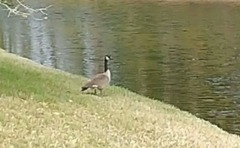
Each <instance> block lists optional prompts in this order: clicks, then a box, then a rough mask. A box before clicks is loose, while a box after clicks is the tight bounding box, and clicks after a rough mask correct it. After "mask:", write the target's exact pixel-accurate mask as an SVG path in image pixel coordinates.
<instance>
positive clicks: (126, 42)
mask: <svg viewBox="0 0 240 148" xmlns="http://www.w3.org/2000/svg"><path fill="white" fill-rule="evenodd" d="M50 2H52V3H54V4H55V5H54V7H53V8H51V11H50V12H49V20H47V21H44V22H42V21H36V20H31V19H28V20H23V19H21V18H17V17H12V18H5V17H6V14H4V13H0V18H1V21H0V47H3V48H5V49H6V50H8V51H10V52H13V53H16V54H19V55H21V56H24V57H28V58H30V59H33V60H34V61H37V62H38V63H41V64H43V65H47V66H51V67H55V68H58V69H62V70H65V71H68V72H71V73H74V74H82V75H84V76H87V77H91V76H93V75H94V74H95V73H97V72H99V71H102V70H103V65H102V64H103V62H102V60H103V59H102V57H103V56H104V54H106V53H108V54H111V55H112V56H113V57H114V61H113V63H112V67H111V68H112V71H113V83H114V84H115V85H120V86H124V87H127V88H129V89H131V90H133V91H136V92H138V93H140V94H143V95H146V96H149V97H151V98H155V99H159V100H162V101H164V102H167V103H170V104H173V105H175V106H177V107H179V108H181V109H183V110H187V111H190V112H191V113H193V114H195V115H197V116H199V117H202V118H204V119H207V120H209V121H210V122H212V123H214V124H216V125H218V126H220V127H222V128H224V129H225V130H228V131H230V132H232V133H236V134H240V131H239V129H240V112H239V107H240V98H239V97H240V93H239V88H240V83H239V81H240V73H239V70H238V69H239V68H240V67H239V65H240V61H239V57H240V56H239V55H240V50H239V48H238V47H240V42H239V38H240V28H239V27H238V24H239V23H240V19H239V18H240V17H239V16H240V12H239V8H238V6H233V5H226V4H221V3H218V4H211V5H210V4H208V5H204V4H194V3H191V4H182V5H179V4H178V5H168V4H165V3H159V2H144V3H141V2H138V3H135V2H134V1H133V2H120V1H115V2H106V1H104V2H103V1H101V2H98V1H93V2H79V1H78V2H76V1H71V0H69V1H54V0H51V1H47V2H46V5H48V4H49V3H50ZM38 3H39V2H37V1H32V3H30V4H33V5H36V6H37V5H38Z"/></svg>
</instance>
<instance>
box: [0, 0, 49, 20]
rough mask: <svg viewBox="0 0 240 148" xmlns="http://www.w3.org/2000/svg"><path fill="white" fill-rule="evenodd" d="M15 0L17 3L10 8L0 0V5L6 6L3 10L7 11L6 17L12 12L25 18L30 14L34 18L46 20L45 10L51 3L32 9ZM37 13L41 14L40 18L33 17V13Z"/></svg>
mask: <svg viewBox="0 0 240 148" xmlns="http://www.w3.org/2000/svg"><path fill="white" fill-rule="evenodd" d="M16 2H17V5H16V6H15V7H13V8H11V7H10V6H9V5H8V4H5V3H3V2H2V1H1V0H0V5H2V6H3V7H5V8H6V9H5V10H7V11H9V12H8V17H10V16H11V14H14V15H18V16H22V17H25V18H27V17H29V16H32V17H33V18H34V19H36V20H46V19H48V17H47V16H48V14H47V13H46V11H47V9H48V8H50V7H52V5H49V6H47V7H43V8H38V9H33V8H31V7H29V6H27V5H25V4H24V3H23V2H21V1H20V0H16ZM37 14H41V15H42V17H40V18H38V17H35V15H37Z"/></svg>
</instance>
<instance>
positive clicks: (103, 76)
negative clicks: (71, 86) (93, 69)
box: [82, 55, 112, 94]
mask: <svg viewBox="0 0 240 148" xmlns="http://www.w3.org/2000/svg"><path fill="white" fill-rule="evenodd" d="M111 59H112V58H111V57H110V56H108V55H106V56H105V57H104V72H103V73H99V74H97V75H96V76H94V77H93V78H92V79H91V80H90V81H89V82H87V83H86V84H85V85H84V86H83V87H82V91H85V90H87V89H89V88H90V89H94V93H95V94H97V89H98V90H99V91H100V92H101V93H102V90H103V88H104V87H106V86H107V85H109V83H110V81H111V72H110V70H109V68H108V62H109V60H111Z"/></svg>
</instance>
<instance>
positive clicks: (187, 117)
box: [0, 51, 240, 148]
mask: <svg viewBox="0 0 240 148" xmlns="http://www.w3.org/2000/svg"><path fill="white" fill-rule="evenodd" d="M0 59H1V60H0V73H1V75H0V76H1V77H0V80H1V81H0V82H1V83H0V89H1V90H0V93H1V97H0V98H1V99H0V147H11V146H13V147H87V148H91V147H94V148H95V147H114V148H115V147H156V148H157V147H173V148H176V147H184V148H186V147H191V148H192V147H203V148H204V147H218V148H221V147H222V148H226V147H229V148H230V147H231V148H233V147H240V138H239V137H238V136H237V135H232V134H229V133H227V132H225V131H223V130H221V129H220V128H218V127H216V126H214V125H212V124H210V123H209V122H206V121H204V120H202V119H199V118H196V117H195V116H193V115H191V114H189V113H187V112H183V111H180V110H179V109H176V108H175V107H173V106H170V105H167V104H164V103H162V102H159V101H154V100H150V99H148V98H145V97H143V96H140V95H137V94H135V93H132V92H130V91H128V90H126V89H123V88H119V87H114V86H112V87H110V88H108V89H107V90H106V91H105V92H104V93H105V95H104V96H93V95H86V94H81V93H80V92H79V85H81V84H82V83H83V82H84V81H86V79H85V78H82V77H80V76H73V75H71V74H67V73H64V72H61V71H56V70H53V69H49V68H45V67H40V66H39V65H38V64H35V63H33V62H31V61H29V60H26V59H23V58H19V57H17V56H15V55H12V54H8V53H5V52H3V51H0ZM4 65H5V66H4ZM7 67H9V69H10V70H9V71H11V72H12V73H14V74H12V75H11V76H7V72H9V71H7V70H6V69H7ZM21 70H23V71H27V72H26V73H25V74H24V73H23V72H22V71H21ZM15 71H17V72H16V73H15ZM19 71H20V73H19ZM5 73H6V74H5ZM36 73H37V74H36ZM21 75H24V77H21ZM38 75H41V76H42V77H38V79H37V80H38V81H36V82H35V83H29V81H28V82H26V81H25V80H24V81H21V80H17V81H11V80H10V79H13V78H14V77H16V76H17V77H20V78H22V79H24V78H25V77H28V78H27V79H28V80H31V81H35V79H33V78H32V77H36V76H38ZM56 77H57V78H56ZM45 79H46V81H45ZM52 79H53V81H52V82H49V81H50V80H52ZM63 80H64V82H65V83H64V84H63V83H62V81H63ZM5 83H10V84H12V85H13V84H15V87H14V89H13V87H12V85H8V84H5ZM22 83H23V84H25V85H27V84H28V85H29V86H28V87H26V86H25V85H20V84H22ZM45 83H48V84H47V85H46V86H48V87H50V88H47V87H46V86H45ZM52 83H54V84H52ZM39 85H42V87H41V89H42V90H37V91H36V90H35V89H34V87H38V86H39ZM18 86H21V87H22V88H18ZM29 87H31V88H29ZM53 87H54V88H53ZM10 89H12V90H10ZM48 89H50V90H51V92H50V91H49V93H47V94H46V93H43V92H44V91H47V92H48ZM65 89H68V91H67V92H66V91H64V90H65ZM14 91H17V93H16V92H14ZM21 93H24V95H20V96H19V94H21ZM27 94H31V95H27ZM56 95H57V96H56ZM44 97H47V98H49V99H50V100H51V101H49V100H48V99H44ZM58 98H61V99H58Z"/></svg>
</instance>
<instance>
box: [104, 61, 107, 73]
mask: <svg viewBox="0 0 240 148" xmlns="http://www.w3.org/2000/svg"><path fill="white" fill-rule="evenodd" d="M107 70H108V60H106V59H105V61H104V72H106V71H107Z"/></svg>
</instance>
